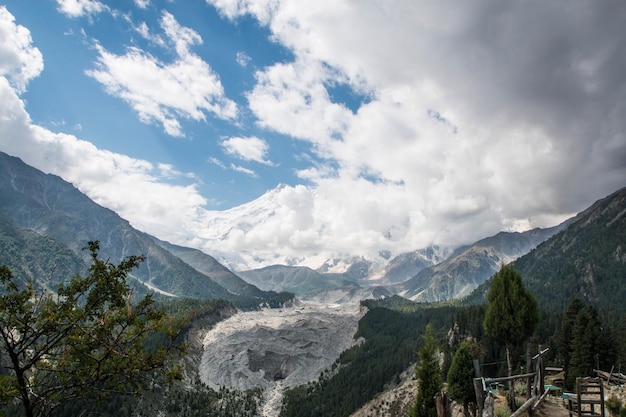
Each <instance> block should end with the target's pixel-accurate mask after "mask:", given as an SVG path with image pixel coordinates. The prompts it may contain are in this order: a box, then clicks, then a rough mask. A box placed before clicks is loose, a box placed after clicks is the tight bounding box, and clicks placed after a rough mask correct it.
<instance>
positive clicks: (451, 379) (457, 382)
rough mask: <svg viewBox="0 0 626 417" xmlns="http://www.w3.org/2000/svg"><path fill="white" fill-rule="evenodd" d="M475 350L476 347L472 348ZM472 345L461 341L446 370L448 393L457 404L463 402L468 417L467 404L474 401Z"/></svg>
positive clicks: (464, 412)
mask: <svg viewBox="0 0 626 417" xmlns="http://www.w3.org/2000/svg"><path fill="white" fill-rule="evenodd" d="M474 350H476V349H474ZM473 360H474V358H473V357H472V347H471V346H470V343H469V342H468V341H463V342H462V343H461V345H460V346H459V348H458V349H457V350H456V352H455V353H454V357H453V358H452V364H451V365H450V369H449V370H448V394H450V398H451V399H453V400H454V401H456V402H458V403H459V404H463V414H464V415H465V417H469V404H470V403H475V402H476V394H475V393H474V384H473V379H474V376H475V371H474V365H473V363H472V362H473Z"/></svg>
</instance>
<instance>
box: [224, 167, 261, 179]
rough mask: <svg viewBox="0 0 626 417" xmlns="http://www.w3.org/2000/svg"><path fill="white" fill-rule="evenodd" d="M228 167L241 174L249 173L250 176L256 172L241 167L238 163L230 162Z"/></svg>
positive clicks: (253, 175)
mask: <svg viewBox="0 0 626 417" xmlns="http://www.w3.org/2000/svg"><path fill="white" fill-rule="evenodd" d="M230 169H232V170H233V171H237V172H241V173H243V174H246V175H249V176H251V177H256V176H257V174H256V172H254V171H253V170H251V169H248V168H246V167H242V166H240V165H235V164H230Z"/></svg>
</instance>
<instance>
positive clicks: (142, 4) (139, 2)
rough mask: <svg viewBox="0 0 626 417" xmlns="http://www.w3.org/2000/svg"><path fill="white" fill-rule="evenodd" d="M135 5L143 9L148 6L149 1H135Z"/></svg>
mask: <svg viewBox="0 0 626 417" xmlns="http://www.w3.org/2000/svg"><path fill="white" fill-rule="evenodd" d="M135 4H136V5H137V7H139V8H140V9H145V8H146V7H148V5H149V4H150V0H135Z"/></svg>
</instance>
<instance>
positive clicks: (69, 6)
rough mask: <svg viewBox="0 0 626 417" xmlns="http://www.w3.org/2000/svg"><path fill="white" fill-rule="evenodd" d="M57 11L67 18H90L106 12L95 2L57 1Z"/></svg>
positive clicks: (77, 0) (100, 4) (103, 6)
mask: <svg viewBox="0 0 626 417" xmlns="http://www.w3.org/2000/svg"><path fill="white" fill-rule="evenodd" d="M57 4H58V6H59V11H60V12H61V13H63V14H65V15H67V16H69V17H81V16H91V15H94V14H98V13H101V12H103V11H105V10H108V7H107V6H105V5H104V4H102V3H101V2H99V1H97V0H57Z"/></svg>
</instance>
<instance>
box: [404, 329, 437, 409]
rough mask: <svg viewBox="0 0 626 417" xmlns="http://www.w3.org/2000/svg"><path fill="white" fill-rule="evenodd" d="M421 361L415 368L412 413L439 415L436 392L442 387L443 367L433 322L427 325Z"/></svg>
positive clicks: (420, 351)
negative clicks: (440, 362) (438, 352)
mask: <svg viewBox="0 0 626 417" xmlns="http://www.w3.org/2000/svg"><path fill="white" fill-rule="evenodd" d="M418 355H419V362H418V363H417V365H416V368H415V377H416V378H417V380H418V386H417V398H416V400H415V408H414V410H412V413H411V415H412V416H414V417H430V416H434V415H437V406H436V404H435V394H437V393H438V392H439V391H440V390H441V387H442V383H441V367H440V366H439V357H438V355H437V344H436V343H435V336H434V332H433V326H432V324H428V325H427V326H426V333H425V334H424V346H422V348H421V349H420V350H419V352H418Z"/></svg>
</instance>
